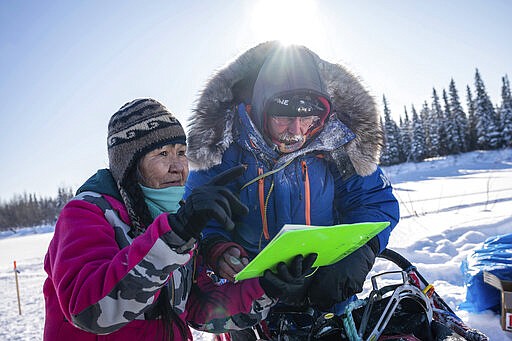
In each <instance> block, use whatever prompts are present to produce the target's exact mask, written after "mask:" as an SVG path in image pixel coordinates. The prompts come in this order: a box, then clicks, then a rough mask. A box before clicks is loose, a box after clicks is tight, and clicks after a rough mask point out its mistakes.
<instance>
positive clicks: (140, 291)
mask: <svg viewBox="0 0 512 341" xmlns="http://www.w3.org/2000/svg"><path fill="white" fill-rule="evenodd" d="M78 199H80V198H78ZM82 199H84V198H82ZM86 199H87V200H85V199H84V200H73V201H72V202H70V203H68V205H67V206H66V208H64V210H63V211H62V213H61V215H60V217H59V221H58V222H57V225H56V228H55V236H54V240H55V242H54V245H53V248H54V251H53V252H52V254H55V255H58V257H57V256H56V257H52V258H53V259H52V274H51V276H52V281H53V282H54V286H55V288H56V290H57V295H58V299H59V302H60V306H61V307H63V310H64V314H65V315H66V317H67V318H68V319H69V320H70V321H72V322H73V324H74V325H75V326H77V327H78V328H80V329H83V330H86V331H89V332H92V333H95V334H108V333H111V332H113V331H115V330H117V329H119V328H121V327H122V326H124V325H126V324H127V323H129V322H130V321H132V320H134V319H140V318H143V313H144V312H145V311H146V310H148V308H150V307H151V305H152V304H153V302H155V300H156V298H157V297H158V294H159V292H160V289H161V288H162V287H163V286H164V285H165V284H166V283H167V281H168V280H169V276H170V274H171V273H172V272H173V271H175V270H176V269H177V268H179V267H180V266H182V265H183V264H186V263H187V262H189V260H190V259H191V257H192V254H193V250H187V251H185V252H178V249H179V248H180V247H181V246H182V245H183V244H184V241H183V240H181V239H180V238H179V237H178V236H177V235H175V234H174V233H172V231H171V229H170V227H169V225H168V223H167V219H166V217H165V215H162V216H160V217H157V219H155V221H154V222H153V223H152V224H151V225H150V226H148V228H147V230H146V232H145V233H144V234H142V235H141V236H138V237H137V238H135V239H133V240H128V239H129V237H127V235H126V234H125V235H124V238H128V239H127V240H125V241H127V242H128V243H127V244H129V245H127V246H125V247H122V248H120V246H119V245H118V241H119V235H118V234H121V235H122V234H123V233H122V231H123V230H125V231H126V226H123V225H125V224H124V223H123V222H122V221H121V220H120V219H118V218H117V220H116V218H112V217H113V216H116V217H117V215H113V214H112V212H108V211H109V208H108V207H107V208H106V209H104V208H102V206H101V205H99V206H98V204H97V203H94V202H91V201H94V200H95V198H94V196H92V197H91V195H90V193H89V197H88V198H86ZM98 200H99V199H98ZM84 201H88V202H84ZM91 203H93V204H94V205H91ZM110 210H111V208H110ZM102 211H103V212H102ZM108 216H109V217H108ZM106 217H107V219H105V218H106ZM119 231H121V232H119ZM164 235H165V242H164V240H163V236H164Z"/></svg>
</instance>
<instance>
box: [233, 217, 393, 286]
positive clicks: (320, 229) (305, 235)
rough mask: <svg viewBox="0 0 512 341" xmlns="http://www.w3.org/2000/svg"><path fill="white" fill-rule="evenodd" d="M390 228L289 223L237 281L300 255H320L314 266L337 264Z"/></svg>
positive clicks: (378, 224) (375, 224)
mask: <svg viewBox="0 0 512 341" xmlns="http://www.w3.org/2000/svg"><path fill="white" fill-rule="evenodd" d="M388 226H389V222H387V221H386V222H365V223H355V224H341V225H334V226H308V225H295V224H286V225H284V226H283V227H282V229H281V231H279V233H278V234H277V235H276V236H275V237H274V238H273V239H272V240H271V241H270V243H269V244H268V245H267V246H266V247H265V248H264V249H263V250H261V252H260V253H259V254H258V255H256V257H254V259H253V260H252V261H251V262H250V263H249V264H247V266H246V267H245V268H244V269H243V270H242V271H240V272H239V273H238V274H237V275H236V276H235V280H237V281H241V280H243V279H248V278H254V277H260V276H263V272H264V271H265V270H266V269H271V270H273V271H275V268H276V266H277V264H278V263H279V262H285V263H286V264H289V263H290V261H291V260H292V259H293V258H294V257H295V256H297V255H298V254H301V255H303V256H306V255H308V254H310V253H317V254H318V257H317V259H316V261H315V263H314V264H313V266H314V267H317V266H324V265H329V264H333V263H336V262H337V261H339V260H341V259H342V258H344V257H345V256H347V255H349V254H351V253H352V252H354V251H355V250H356V249H358V248H359V247H361V246H362V245H363V244H365V243H366V242H367V241H369V240H370V239H372V238H373V237H374V236H376V235H377V234H378V233H379V232H380V231H382V230H384V229H385V228H386V227H388Z"/></svg>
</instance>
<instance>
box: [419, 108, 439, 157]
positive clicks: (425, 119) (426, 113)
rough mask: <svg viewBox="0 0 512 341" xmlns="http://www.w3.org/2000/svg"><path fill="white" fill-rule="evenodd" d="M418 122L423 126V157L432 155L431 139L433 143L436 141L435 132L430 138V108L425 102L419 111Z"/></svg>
mask: <svg viewBox="0 0 512 341" xmlns="http://www.w3.org/2000/svg"><path fill="white" fill-rule="evenodd" d="M420 122H421V125H422V128H423V135H424V137H425V143H424V146H425V150H424V158H429V157H432V156H434V155H433V154H432V152H433V147H432V139H434V141H435V143H437V133H434V135H435V136H434V137H433V138H432V131H431V130H432V128H431V123H430V108H429V107H428V104H427V102H426V101H425V102H424V103H423V107H422V108H421V111H420Z"/></svg>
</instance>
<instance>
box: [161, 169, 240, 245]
mask: <svg viewBox="0 0 512 341" xmlns="http://www.w3.org/2000/svg"><path fill="white" fill-rule="evenodd" d="M244 171H245V167H244V166H237V167H234V168H231V169H228V170H227V171H225V172H222V173H220V174H218V175H217V176H215V177H214V178H212V179H211V180H210V181H209V182H208V183H207V184H205V185H204V186H200V187H197V188H194V189H193V190H192V193H190V195H189V196H188V198H187V200H186V202H185V204H184V205H183V206H181V207H180V208H179V209H178V212H176V214H169V215H168V219H169V225H170V226H171V228H172V230H173V231H174V232H175V233H176V234H177V235H178V236H180V238H181V239H183V240H186V241H188V240H189V239H190V238H195V239H197V240H198V239H199V237H200V235H201V232H202V231H203V229H204V228H205V226H206V223H207V222H208V221H209V220H210V219H215V220H216V221H217V222H218V223H219V224H220V225H221V226H222V227H224V229H226V230H232V229H233V228H234V227H235V224H234V223H233V220H232V217H233V216H234V215H244V214H247V213H248V212H249V209H248V208H247V206H245V205H244V204H243V203H242V202H241V201H240V199H238V197H237V196H236V195H234V194H233V192H231V191H230V190H229V189H228V188H227V187H225V186H224V185H225V184H227V183H228V182H231V181H232V180H234V179H236V178H238V177H239V176H241V175H242V174H243V172H244Z"/></svg>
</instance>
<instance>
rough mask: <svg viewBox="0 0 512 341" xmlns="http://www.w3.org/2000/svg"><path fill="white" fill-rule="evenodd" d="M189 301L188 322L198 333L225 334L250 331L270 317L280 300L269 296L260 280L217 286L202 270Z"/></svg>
mask: <svg viewBox="0 0 512 341" xmlns="http://www.w3.org/2000/svg"><path fill="white" fill-rule="evenodd" d="M197 276H198V279H197V283H196V285H195V286H194V287H193V290H192V292H191V295H190V297H189V300H188V302H187V322H188V323H189V324H190V325H191V326H192V327H193V328H195V329H197V330H203V331H207V332H211V333H223V332H227V331H230V330H241V329H247V328H249V327H252V326H254V325H256V324H257V323H259V322H260V321H261V320H263V319H265V318H266V317H267V314H268V312H269V310H270V308H271V307H272V306H274V305H275V304H276V303H277V300H275V299H272V298H270V297H268V296H267V295H266V294H265V293H264V291H263V289H262V288H261V286H260V285H259V282H258V280H257V279H249V280H245V281H241V282H238V283H236V284H233V283H225V284H223V285H217V284H215V283H214V282H213V281H212V280H211V279H210V278H209V277H208V276H207V274H206V270H205V269H200V271H199V273H198V274H197Z"/></svg>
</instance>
